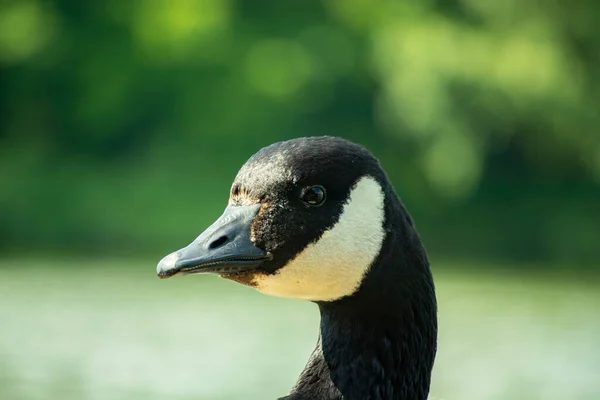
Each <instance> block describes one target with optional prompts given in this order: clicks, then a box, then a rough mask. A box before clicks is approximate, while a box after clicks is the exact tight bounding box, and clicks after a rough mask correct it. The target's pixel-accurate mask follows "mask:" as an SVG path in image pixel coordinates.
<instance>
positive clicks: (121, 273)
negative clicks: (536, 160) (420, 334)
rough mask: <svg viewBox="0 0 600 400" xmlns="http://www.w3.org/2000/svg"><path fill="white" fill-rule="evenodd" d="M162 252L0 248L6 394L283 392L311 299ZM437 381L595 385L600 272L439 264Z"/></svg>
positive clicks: (306, 335) (301, 360) (558, 391)
mask: <svg viewBox="0 0 600 400" xmlns="http://www.w3.org/2000/svg"><path fill="white" fill-rule="evenodd" d="M153 264H154V263H153V262H148V263H129V262H122V261H121V262H96V263H94V264H89V263H86V264H81V265H76V264H74V263H73V262H67V263H59V262H54V263H51V264H50V265H48V262H47V261H24V260H11V261H2V262H0V323H1V324H2V325H1V326H0V398H1V399H6V400H38V399H44V400H46V399H61V400H70V399H77V400H120V399H127V400H135V399H145V400H152V399H170V400H187V399H196V400H197V399H274V398H277V397H278V396H282V395H284V394H286V393H287V392H288V390H289V389H290V388H291V386H292V385H293V384H294V382H295V379H296V378H297V376H298V374H299V373H300V371H301V370H302V368H303V366H304V364H305V362H306V360H307V359H308V355H309V354H310V351H311V350H312V348H313V347H314V344H315V341H316V337H317V325H318V318H319V317H318V311H317V309H316V306H314V305H312V304H310V303H305V302H300V301H293V300H285V299H278V298H272V297H268V296H264V295H261V294H259V293H256V292H254V291H253V290H252V289H249V288H245V287H243V286H240V285H237V284H235V283H233V282H229V281H226V280H223V279H219V278H216V277H208V276H190V277H186V278H176V279H171V280H167V281H160V280H158V279H156V277H155V275H154V265H153ZM434 269H435V270H436V271H445V272H436V282H437V289H438V300H439V303H440V311H439V313H440V340H439V353H438V358H437V361H436V367H435V369H434V377H433V384H432V385H433V386H432V395H433V396H435V397H438V398H442V399H444V400H469V399H474V400H475V399H477V400H500V399H502V400H504V399H507V400H508V399H510V400H519V399H544V400H549V399H557V400H558V399H560V400H564V399H570V400H578V399H581V400H583V399H598V398H600V361H599V360H600V343H599V340H598V337H600V318H598V310H599V306H600V291H599V290H598V289H599V288H600V282H599V281H598V280H596V279H587V280H583V279H579V280H574V279H565V278H556V277H555V278H551V277H544V274H543V273H539V272H538V273H530V274H518V275H516V274H515V273H514V272H511V273H510V274H509V273H503V274H498V273H487V274H485V273H477V274H475V273H473V272H471V273H467V272H461V273H459V272H450V271H451V270H448V269H447V268H434Z"/></svg>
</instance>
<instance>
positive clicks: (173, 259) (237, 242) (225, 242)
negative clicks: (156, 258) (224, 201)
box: [156, 204, 272, 279]
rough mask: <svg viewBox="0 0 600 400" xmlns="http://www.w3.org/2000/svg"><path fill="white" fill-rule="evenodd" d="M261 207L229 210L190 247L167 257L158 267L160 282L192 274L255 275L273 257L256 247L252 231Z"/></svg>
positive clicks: (229, 208)
mask: <svg viewBox="0 0 600 400" xmlns="http://www.w3.org/2000/svg"><path fill="white" fill-rule="evenodd" d="M259 210H260V204H253V205H250V206H236V207H227V208H226V209H225V212H224V213H223V215H221V217H219V219H217V220H216V221H215V223H213V224H212V225H211V226H210V227H208V229H206V230H205V231H204V232H203V233H202V234H201V235H200V236H198V237H197V238H196V240H194V241H193V242H192V243H191V244H190V245H189V246H187V247H184V248H183V249H181V250H178V251H176V252H174V253H171V254H169V255H167V256H166V257H164V258H163V259H162V260H160V262H159V263H158V266H157V267H156V273H157V274H158V277H159V278H161V279H166V278H170V277H172V276H176V275H189V274H203V273H213V274H235V273H238V272H246V271H252V270H254V269H256V268H258V267H259V266H260V265H261V264H262V263H263V262H264V261H266V260H270V259H271V258H272V256H271V254H269V253H267V252H266V251H264V250H262V249H259V248H258V247H256V246H254V243H252V240H251V239H250V230H251V226H252V222H253V221H254V218H255V217H256V215H257V214H258V211H259Z"/></svg>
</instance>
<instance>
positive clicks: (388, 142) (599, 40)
mask: <svg viewBox="0 0 600 400" xmlns="http://www.w3.org/2000/svg"><path fill="white" fill-rule="evenodd" d="M599 20H600V6H599V5H597V3H595V2H593V1H592V0H578V1H574V2H571V3H569V5H568V6H567V5H563V4H557V3H556V2H552V1H548V0H545V1H541V2H539V1H538V2H533V1H516V0H509V1H504V2H493V1H477V0H454V1H446V2H441V1H440V2H418V1H404V2H399V1H388V0H369V1H367V0H353V1H350V0H329V1H325V2H320V1H315V0H307V1H302V2H269V1H257V0H252V1H250V0H245V1H243V0H177V1H169V0H149V1H144V2H142V1H133V0H129V1H126V0H110V1H109V0H102V1H88V2H74V1H68V0H53V1H40V0H1V1H0V68H1V71H0V84H1V87H2V90H1V92H0V113H1V120H0V126H1V133H0V238H1V240H2V242H0V244H3V245H4V246H3V247H4V250H7V251H31V250H36V249H38V250H42V249H43V250H52V249H60V250H68V251H80V250H89V249H97V250H99V251H105V252H116V251H129V252H133V251H142V250H145V251H148V250H150V249H163V250H161V251H159V252H160V253H164V252H165V251H169V250H171V246H179V245H183V244H185V243H182V240H184V241H185V240H191V239H192V238H193V235H195V234H197V233H199V232H200V230H201V229H202V228H203V227H204V226H205V225H206V224H207V223H208V222H210V221H211V220H212V219H213V218H214V217H215V216H216V215H218V213H219V212H220V210H221V209H222V208H223V207H224V204H225V200H226V194H227V190H228V188H229V185H230V182H231V180H232V178H233V176H234V174H235V172H236V170H237V169H238V168H239V166H240V165H241V163H243V162H244V160H245V159H246V158H247V157H248V156H249V155H250V154H252V153H253V152H254V151H256V150H257V149H258V148H260V147H262V146H264V145H267V144H269V143H271V142H274V141H278V140H284V139H288V138H292V137H298V136H308V135H324V134H327V135H337V136H343V137H347V138H349V139H351V140H355V141H358V142H361V143H363V144H365V145H366V146H368V147H369V148H370V149H371V150H372V151H373V152H374V153H375V154H376V155H377V156H378V157H379V158H380V159H381V161H382V163H383V165H384V167H385V168H386V170H387V171H388V172H389V174H390V177H391V178H392V180H393V181H394V183H395V185H396V186H397V188H398V191H399V193H400V194H401V196H402V197H403V199H404V201H405V202H406V203H407V205H408V207H409V209H410V210H411V211H412V212H413V214H414V216H415V219H416V221H417V223H418V226H419V228H420V230H421V232H422V233H423V236H424V240H425V242H426V243H427V244H428V247H429V248H430V250H431V251H433V252H437V253H439V254H447V255H456V256H473V257H480V256H483V257H510V258H526V259H538V258H552V259H558V260H563V261H567V260H575V259H577V260H590V261H593V260H597V259H598V256H599V255H600V249H599V248H600V246H597V243H598V242H600V230H599V229H598V227H597V226H598V221H600V206H599V205H600V202H599V198H600V197H599V196H600V188H599V187H598V183H599V182H600V134H599V132H598V126H600V113H599V112H598V110H599V109H600V59H599V58H598V54H600V25H599V24H598V23H597V21H599Z"/></svg>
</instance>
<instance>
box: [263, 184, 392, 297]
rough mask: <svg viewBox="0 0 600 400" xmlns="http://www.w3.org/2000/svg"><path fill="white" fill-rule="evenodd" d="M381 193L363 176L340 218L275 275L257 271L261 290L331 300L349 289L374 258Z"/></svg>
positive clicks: (381, 213)
mask: <svg viewBox="0 0 600 400" xmlns="http://www.w3.org/2000/svg"><path fill="white" fill-rule="evenodd" d="M383 204H384V194H383V190H382V188H381V186H380V185H379V183H378V182H377V181H376V180H375V179H373V178H371V177H369V176H365V177H362V178H361V179H360V180H359V181H358V182H357V183H356V185H355V187H354V189H352V191H351V193H350V197H349V199H348V202H347V203H346V205H345V206H344V209H343V211H342V214H341V215H340V218H339V220H338V222H337V223H336V224H335V225H334V226H333V227H332V228H330V229H329V230H327V231H325V232H324V233H323V235H322V236H321V238H320V239H319V240H318V241H317V242H315V243H311V244H309V245H308V246H307V247H306V248H305V249H304V250H303V251H302V252H300V253H299V254H298V255H297V256H296V257H295V258H294V259H293V260H291V261H290V262H289V263H288V264H286V265H285V266H284V267H282V268H280V269H279V270H278V272H277V273H275V274H273V275H260V276H257V277H256V278H255V280H254V282H253V284H254V286H255V288H256V289H257V290H258V291H260V292H262V293H265V294H270V295H273V296H279V297H289V298H294V299H302V300H311V301H332V300H337V299H339V298H342V297H344V296H348V295H351V294H353V293H354V292H355V291H356V290H357V289H358V287H359V286H360V284H361V282H362V279H363V277H364V276H365V275H366V273H367V272H368V271H369V268H370V267H371V264H373V262H374V261H375V259H376V258H377V255H378V254H379V251H380V250H381V245H382V243H383V239H384V236H385V235H384V233H385V232H384V228H383V220H384V210H383Z"/></svg>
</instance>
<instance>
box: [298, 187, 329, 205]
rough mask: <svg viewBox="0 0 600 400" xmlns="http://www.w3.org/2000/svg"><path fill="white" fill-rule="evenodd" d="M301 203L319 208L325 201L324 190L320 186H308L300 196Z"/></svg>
mask: <svg viewBox="0 0 600 400" xmlns="http://www.w3.org/2000/svg"><path fill="white" fill-rule="evenodd" d="M302 201H303V202H305V203H306V204H309V205H311V206H320V205H321V204H323V202H324V201H325V189H324V188H323V187H321V186H310V187H308V188H306V189H305V190H304V192H303V194H302Z"/></svg>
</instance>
